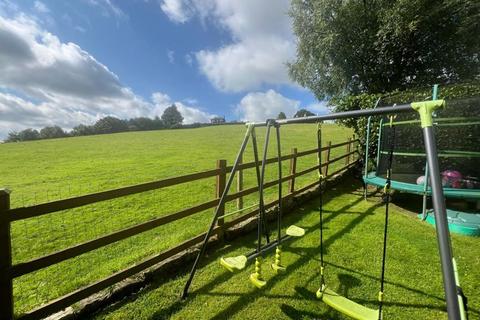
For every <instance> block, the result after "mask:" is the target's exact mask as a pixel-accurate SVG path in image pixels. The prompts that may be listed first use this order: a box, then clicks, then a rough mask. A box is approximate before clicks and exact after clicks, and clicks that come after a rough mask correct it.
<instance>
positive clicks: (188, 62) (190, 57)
mask: <svg viewBox="0 0 480 320" xmlns="http://www.w3.org/2000/svg"><path fill="white" fill-rule="evenodd" d="M185 62H186V63H187V64H188V65H189V66H191V65H192V64H193V58H192V55H191V54H189V53H187V54H186V55H185Z"/></svg>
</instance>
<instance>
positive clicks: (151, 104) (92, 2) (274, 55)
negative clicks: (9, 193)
mask: <svg viewBox="0 0 480 320" xmlns="http://www.w3.org/2000/svg"><path fill="white" fill-rule="evenodd" d="M288 8H289V1H288V0H269V1H254V0H238V1H235V0H232V1H222V0H150V1H145V0H132V1H114V0H76V1H47V0H43V1H38V0H37V1H20V2H17V1H16V2H13V1H10V0H0V137H1V136H5V134H6V133H7V132H8V131H10V130H20V129H23V128H27V127H33V128H40V127H43V126H46V125H52V124H58V125H60V126H62V127H64V128H66V129H70V128H72V127H73V126H75V125H77V124H79V123H93V122H94V121H95V120H96V119H98V118H100V117H102V116H106V115H113V116H117V117H120V118H130V117H136V116H149V117H153V116H156V115H161V113H162V112H163V110H164V109H165V108H166V107H167V106H168V105H170V104H171V103H175V104H176V105H177V106H178V108H179V110H180V112H181V113H182V114H183V116H184V118H185V120H184V122H185V123H191V122H207V121H208V119H209V118H210V117H212V116H213V115H220V116H225V117H226V118H227V120H236V119H238V120H255V121H260V120H264V119H265V118H268V117H272V116H275V115H276V114H278V112H280V111H284V112H285V113H287V115H288V116H292V115H293V113H294V112H295V110H297V109H299V108H308V109H310V110H312V111H313V112H315V113H324V112H326V111H327V110H326V108H325V106H324V104H322V103H318V102H317V101H316V99H315V98H314V96H313V95H312V94H311V93H310V92H309V91H308V90H306V89H303V88H301V87H299V86H298V85H296V84H295V83H293V82H292V81H291V80H290V79H289V78H288V74H287V68H286V66H285V63H286V62H288V61H291V60H292V59H293V58H294V57H295V50H296V48H295V38H294V35H293V33H292V30H291V21H290V18H289V17H288V15H287V14H286V13H287V11H288Z"/></svg>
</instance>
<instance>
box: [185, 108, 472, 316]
mask: <svg viewBox="0 0 480 320" xmlns="http://www.w3.org/2000/svg"><path fill="white" fill-rule="evenodd" d="M444 106H445V101H443V100H434V101H424V102H414V103H411V104H405V105H400V106H397V107H395V108H392V107H383V108H378V109H370V110H354V111H347V112H340V113H333V114H328V115H323V116H311V117H303V118H293V119H285V120H268V121H267V122H266V123H249V124H247V131H246V134H245V137H244V139H243V142H242V144H241V146H240V150H239V152H238V154H237V157H236V160H235V162H234V164H233V167H232V171H231V174H230V175H229V178H228V180H227V183H226V185H225V189H224V191H223V193H222V196H221V197H220V200H219V205H218V206H217V209H216V211H215V214H214V217H213V219H212V222H211V224H210V227H209V229H208V231H207V233H206V234H205V238H204V240H203V244H202V246H201V247H200V250H199V252H198V254H197V257H196V259H195V262H194V263H193V266H192V270H191V272H190V276H189V278H188V279H187V281H186V283H185V286H184V289H183V293H182V298H183V299H185V298H186V297H187V295H188V290H189V287H190V285H191V283H192V280H193V278H194V276H195V273H196V271H197V269H198V266H199V262H200V260H201V258H202V257H203V256H204V254H205V250H206V247H207V244H208V241H209V239H210V237H211V236H212V235H213V234H214V228H215V226H216V224H217V220H218V219H219V218H221V216H220V214H219V212H220V211H219V208H220V207H221V206H222V205H223V204H224V203H225V202H226V199H227V196H228V191H229V189H230V187H231V185H232V183H233V179H234V175H235V172H236V171H237V170H238V168H239V163H240V159H241V157H242V155H243V153H244V151H245V148H246V145H247V143H248V141H249V138H250V137H251V138H252V146H253V155H254V161H255V163H256V164H257V165H256V166H255V169H256V176H257V183H258V192H259V203H258V206H259V209H258V218H257V227H258V228H257V246H256V249H255V251H254V252H252V253H250V254H247V255H241V256H236V257H223V258H221V259H220V264H221V265H222V266H223V267H225V268H226V269H227V270H229V271H231V272H235V271H237V270H242V269H244V268H245V267H246V265H247V263H248V262H249V261H252V260H255V272H254V273H252V274H251V275H250V281H251V282H252V283H253V284H254V285H255V286H256V287H258V288H262V287H264V286H265V284H266V281H265V280H264V279H263V277H262V273H261V271H262V270H261V267H262V256H263V254H264V253H265V252H267V251H269V250H272V249H274V248H275V249H276V252H275V261H274V263H273V264H272V265H271V266H272V268H273V269H274V270H275V271H276V272H282V271H285V266H284V265H282V263H281V253H282V251H281V245H282V243H283V242H284V241H286V240H288V239H291V238H292V237H298V236H302V235H304V233H305V231H304V230H303V229H302V228H299V227H296V226H290V227H289V228H287V231H286V234H285V235H283V236H282V234H281V226H282V221H281V219H282V201H281V200H282V184H281V181H282V168H281V160H280V159H281V152H280V130H279V128H280V126H281V125H286V124H295V123H317V124H318V129H317V143H318V154H317V159H318V176H319V185H320V196H319V201H320V207H319V211H320V280H321V284H320V289H319V290H318V291H317V293H316V295H317V297H318V298H319V299H321V300H322V301H323V302H324V303H326V304H327V305H329V306H330V307H332V308H333V309H335V310H337V311H339V312H341V313H343V314H345V315H347V316H349V317H352V318H355V319H361V320H377V319H378V320H381V319H382V308H383V297H384V282H385V262H386V250H387V235H388V216H389V213H388V212H389V203H390V190H391V182H392V181H391V178H392V169H391V168H392V158H393V149H394V145H395V143H394V142H395V126H394V125H392V130H391V134H390V135H389V136H390V150H389V152H388V158H389V160H388V169H387V170H386V181H385V184H384V185H383V191H384V196H385V198H384V200H385V201H384V202H385V224H384V233H383V253H382V266H381V276H380V291H379V294H378V302H379V305H378V309H371V308H368V307H365V306H363V305H360V304H358V303H356V302H354V301H352V300H349V299H348V298H346V297H343V296H341V295H339V294H337V293H336V292H334V291H333V290H332V289H330V288H329V287H327V285H326V282H325V262H324V245H323V192H324V191H323V189H324V180H325V177H324V176H323V175H322V169H321V168H322V159H321V127H320V123H321V122H322V121H324V120H333V119H345V118H359V117H368V116H376V115H392V114H399V113H407V112H412V111H416V112H418V114H419V115H420V119H421V128H422V133H423V137H424V141H425V151H426V155H427V160H428V164H429V167H430V170H431V172H432V175H431V184H432V198H433V204H434V208H435V211H436V213H437V215H438V217H439V219H438V221H437V224H436V225H437V243H438V246H439V251H440V262H441V265H442V275H443V283H444V290H445V296H446V305H447V312H448V316H449V319H452V320H465V319H466V312H465V311H466V305H465V302H466V299H464V296H463V294H462V293H461V289H460V285H459V281H458V274H457V270H456V264H455V260H454V259H453V253H452V248H451V241H450V233H449V230H448V224H447V217H446V208H445V198H444V194H443V189H442V185H441V180H440V179H439V172H440V170H439V163H438V154H437V149H436V141H435V132H434V131H433V128H432V113H433V112H434V111H435V110H436V109H438V108H441V107H444ZM391 119H392V118H391ZM262 126H266V127H267V131H266V136H265V147H264V149H263V161H262V164H261V170H260V168H259V167H258V164H259V159H258V150H257V142H256V137H255V127H262ZM271 127H274V128H275V130H276V134H277V139H276V140H277V154H278V159H279V161H278V164H279V165H278V181H279V184H278V189H279V190H278V191H279V192H278V211H277V232H278V235H277V237H276V239H275V241H272V242H270V241H269V232H268V229H267V223H266V218H265V215H266V213H265V205H264V198H263V183H264V178H265V165H266V157H267V149H268V143H269V138H270V129H271ZM229 215H230V214H229ZM224 216H226V215H224ZM262 234H263V235H264V236H265V238H266V240H267V241H266V244H264V245H262Z"/></svg>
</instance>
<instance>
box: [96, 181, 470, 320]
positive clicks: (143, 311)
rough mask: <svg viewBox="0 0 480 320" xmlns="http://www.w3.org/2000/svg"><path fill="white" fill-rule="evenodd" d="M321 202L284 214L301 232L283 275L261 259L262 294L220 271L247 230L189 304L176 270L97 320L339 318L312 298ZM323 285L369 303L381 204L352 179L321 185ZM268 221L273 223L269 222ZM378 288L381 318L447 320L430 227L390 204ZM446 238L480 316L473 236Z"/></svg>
mask: <svg viewBox="0 0 480 320" xmlns="http://www.w3.org/2000/svg"><path fill="white" fill-rule="evenodd" d="M317 206H318V203H317V201H312V202H310V203H307V204H305V205H304V206H303V207H301V208H300V209H298V210H297V211H295V212H294V213H293V214H292V215H289V216H288V218H286V219H285V225H288V224H289V223H295V224H296V225H298V226H302V227H304V228H305V229H306V230H307V233H306V235H305V236H304V237H303V238H300V239H298V240H295V241H293V242H290V243H287V244H286V245H285V246H284V252H285V253H284V256H283V260H284V264H286V265H287V266H288V270H287V273H285V274H281V275H274V273H273V271H272V270H271V269H270V268H269V267H268V264H269V263H271V262H272V261H273V254H272V253H270V254H268V255H266V257H265V263H264V266H265V278H266V279H267V281H268V283H267V285H266V287H265V288H263V289H262V290H258V289H255V288H254V287H253V285H252V284H251V283H250V282H249V280H248V276H249V274H250V273H251V272H252V271H253V266H252V265H249V266H248V267H247V268H246V269H245V270H243V271H242V272H239V273H235V274H231V273H229V272H227V271H226V270H224V269H223V268H222V267H221V266H220V265H219V263H218V259H219V257H221V256H224V255H238V254H244V253H246V252H249V251H250V250H251V249H252V248H254V244H255V237H256V235H255V234H254V233H251V234H250V235H248V236H245V237H242V238H239V239H237V240H236V241H234V242H232V243H231V244H229V245H226V246H225V247H222V248H220V249H218V250H216V251H215V252H213V253H210V255H209V257H208V258H207V259H205V260H204V263H203V265H202V266H201V269H199V271H198V272H197V276H196V278H195V280H194V282H193V285H192V287H191V294H190V297H189V299H188V300H187V301H185V302H182V301H180V300H179V294H180V292H181V290H182V288H183V285H184V282H185V280H186V278H187V270H188V269H189V267H190V266H189V265H188V266H185V268H184V270H180V272H179V274H178V275H177V276H176V277H175V278H174V279H171V278H168V277H166V276H165V278H161V277H160V278H158V279H157V280H155V282H154V283H152V284H151V285H149V286H148V287H146V288H145V289H144V290H142V291H141V292H140V293H139V294H136V295H133V296H131V297H128V298H126V299H124V300H123V301H121V302H119V303H117V304H115V305H112V306H110V307H108V308H107V309H106V310H103V311H101V312H100V313H98V314H97V315H95V316H93V318H94V319H167V318H168V319H170V318H171V319H227V318H228V319H230V318H231V319H289V318H293V319H344V317H342V316H341V315H339V314H338V313H336V312H335V311H333V310H331V309H329V308H328V307H327V306H326V305H325V304H323V303H322V302H319V301H318V300H316V298H315V291H316V290H317V289H318V286H319V275H318V270H319V220H318V210H317ZM324 209H325V220H324V221H325V246H326V256H325V259H326V262H327V266H326V277H327V279H326V281H327V284H328V285H329V286H330V287H331V288H332V289H334V290H336V291H337V292H339V293H341V294H343V295H346V296H348V297H349V298H350V299H353V300H355V301H357V302H359V303H361V304H365V305H367V306H369V307H372V308H374V307H376V305H377V302H376V301H377V300H376V299H377V293H378V290H379V286H380V282H379V275H380V261H381V250H382V247H381V246H382V235H383V223H384V206H383V205H382V204H381V203H380V201H379V198H378V197H376V196H375V197H370V198H369V200H368V201H364V200H363V198H362V190H361V188H360V185H359V183H358V182H349V181H346V182H345V183H344V184H342V185H341V186H338V187H336V188H334V189H333V190H328V192H327V194H326V201H325V207H324ZM272 226H273V225H272ZM389 226H390V232H389V243H388V258H387V266H386V286H385V299H386V300H385V308H384V311H385V314H384V315H385V319H435V320H437V319H447V315H446V311H445V302H444V298H443V297H444V295H443V286H442V280H441V274H440V264H439V256H438V251H437V247H436V239H435V230H434V228H432V227H431V226H430V225H427V224H425V223H422V222H420V221H418V220H417V219H416V217H415V216H414V215H413V214H412V213H411V212H409V211H405V210H404V209H402V208H400V207H398V206H396V205H392V207H391V219H390V225H389ZM452 244H453V247H454V251H455V256H456V259H457V262H458V266H459V270H460V278H461V282H462V287H463V290H464V292H465V294H466V295H467V296H468V297H469V306H470V310H471V311H470V319H477V318H478V317H479V309H480V295H478V286H479V284H480V246H479V245H480V239H479V238H470V237H465V236H459V235H453V236H452Z"/></svg>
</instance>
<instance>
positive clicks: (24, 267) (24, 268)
mask: <svg viewBox="0 0 480 320" xmlns="http://www.w3.org/2000/svg"><path fill="white" fill-rule="evenodd" d="M217 204H218V199H215V200H211V201H208V202H205V203H202V204H200V205H197V206H195V207H191V208H188V209H185V210H182V211H179V212H176V213H173V214H169V215H167V216H163V217H159V218H156V219H153V220H150V221H147V222H144V223H141V224H137V225H135V226H132V227H129V228H126V229H123V230H120V231H117V232H114V233H111V234H109V235H106V236H103V237H100V238H97V239H94V240H90V241H87V242H84V243H81V244H78V245H75V246H73V247H70V248H66V249H63V250H60V251H57V252H54V253H51V254H48V255H45V256H43V257H39V258H36V259H33V260H30V261H28V262H24V263H19V264H17V265H14V266H13V267H12V268H11V277H13V278H16V277H20V276H22V275H25V274H27V273H31V272H34V271H37V270H40V269H43V268H46V267H48V266H51V265H53V264H56V263H59V262H61V261H64V260H67V259H71V258H74V257H76V256H79V255H81V254H84V253H86V252H89V251H92V250H95V249H98V248H101V247H104V246H106V245H109V244H112V243H114V242H117V241H120V240H123V239H126V238H129V237H132V236H134V235H137V234H139V233H142V232H145V231H148V230H151V229H154V228H157V227H159V226H162V225H165V224H167V223H170V222H173V221H176V220H179V219H182V218H185V217H188V216H191V215H193V214H195V213H198V212H202V211H205V210H207V209H211V208H214V207H215V206H216V205H217Z"/></svg>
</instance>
